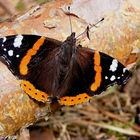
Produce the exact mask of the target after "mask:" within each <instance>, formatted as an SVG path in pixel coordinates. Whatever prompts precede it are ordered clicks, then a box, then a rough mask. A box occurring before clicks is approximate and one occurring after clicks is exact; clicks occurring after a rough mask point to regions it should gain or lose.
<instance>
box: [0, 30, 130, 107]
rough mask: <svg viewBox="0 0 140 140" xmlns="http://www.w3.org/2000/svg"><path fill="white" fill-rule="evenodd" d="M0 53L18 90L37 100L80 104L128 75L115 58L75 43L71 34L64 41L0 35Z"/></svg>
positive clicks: (38, 37)
mask: <svg viewBox="0 0 140 140" xmlns="http://www.w3.org/2000/svg"><path fill="white" fill-rule="evenodd" d="M0 56H1V57H2V58H3V59H4V60H5V62H6V63H7V65H8V67H9V69H10V70H11V71H12V72H13V74H15V75H16V76H17V77H18V78H19V79H20V80H21V87H22V89H23V90H24V91H25V92H26V93H27V94H28V95H29V96H30V97H32V98H34V99H36V100H37V101H41V102H47V101H50V102H51V103H52V102H53V101H57V102H59V104H60V105H76V104H81V103H83V102H85V101H88V100H89V99H90V98H91V97H92V96H94V95H98V94H100V93H101V92H102V91H104V90H105V89H106V88H107V87H108V86H110V85H113V84H115V83H117V84H123V83H125V82H126V81H127V80H128V79H129V77H130V73H129V71H128V70H127V69H126V68H125V67H124V66H123V65H122V64H121V63H120V62H118V61H117V60H116V59H114V58H112V57H110V56H108V55H106V54H104V53H101V52H98V51H94V50H91V49H88V48H83V47H81V46H80V45H77V44H76V37H75V33H72V34H71V35H70V36H69V37H68V38H67V39H66V40H65V41H64V42H60V41H57V40H53V39H49V38H46V37H40V36H35V35H16V36H8V37H5V38H1V39H0Z"/></svg>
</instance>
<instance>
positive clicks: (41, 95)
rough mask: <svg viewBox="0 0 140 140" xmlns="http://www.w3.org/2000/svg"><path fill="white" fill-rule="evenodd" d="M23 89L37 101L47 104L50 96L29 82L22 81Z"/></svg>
mask: <svg viewBox="0 0 140 140" xmlns="http://www.w3.org/2000/svg"><path fill="white" fill-rule="evenodd" d="M21 88H22V89H23V91H24V92H26V93H27V94H28V95H29V96H30V97H32V98H34V99H36V100H37V101H41V102H46V101H47V100H48V94H46V93H45V92H42V91H40V90H38V89H36V88H35V87H34V86H33V84H31V83H30V82H29V81H25V80H22V81H21Z"/></svg>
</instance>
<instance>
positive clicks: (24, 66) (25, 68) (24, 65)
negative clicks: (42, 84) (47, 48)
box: [19, 37, 45, 75]
mask: <svg viewBox="0 0 140 140" xmlns="http://www.w3.org/2000/svg"><path fill="white" fill-rule="evenodd" d="M44 41H45V37H41V38H40V39H38V40H37V41H36V43H35V44H34V45H33V47H32V48H31V49H30V50H28V52H27V54H26V55H25V56H24V57H23V58H22V60H21V63H20V66H19V71H20V74H21V75H26V74H27V73H28V64H29V63H30V61H31V58H32V56H34V55H35V54H36V53H37V51H38V50H39V48H40V47H41V45H42V44H43V43H44Z"/></svg>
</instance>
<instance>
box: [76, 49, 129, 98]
mask: <svg viewBox="0 0 140 140" xmlns="http://www.w3.org/2000/svg"><path fill="white" fill-rule="evenodd" d="M78 52H79V55H77V59H76V60H77V62H78V64H79V65H80V67H81V70H82V72H83V77H80V78H81V80H83V79H84V81H85V84H86V87H88V89H89V90H87V92H88V93H89V95H97V94H100V93H101V92H103V91H104V90H105V89H106V88H107V87H109V86H111V85H114V84H123V83H125V82H126V81H127V80H128V79H129V78H130V76H131V74H130V72H129V71H128V70H127V69H126V68H125V66H124V65H122V64H121V63H120V62H118V65H117V68H116V70H115V71H111V70H110V66H111V65H112V61H113V60H116V59H114V58H112V57H111V56H109V55H107V54H104V53H102V52H99V54H100V60H101V61H100V66H101V68H102V72H101V83H100V86H99V87H98V88H97V90H96V91H91V89H90V86H91V84H93V83H94V82H95V75H96V72H95V70H94V66H95V63H94V54H95V51H94V50H91V49H88V48H80V49H79V51H78ZM124 70H125V72H124ZM112 76H113V77H115V79H114V80H113V81H112V80H110V79H111V77H112ZM106 78H107V79H106Z"/></svg>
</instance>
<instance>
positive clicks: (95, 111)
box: [0, 0, 140, 140]
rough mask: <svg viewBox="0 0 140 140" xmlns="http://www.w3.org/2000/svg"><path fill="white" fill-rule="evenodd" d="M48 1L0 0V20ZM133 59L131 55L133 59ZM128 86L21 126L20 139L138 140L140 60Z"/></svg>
mask: <svg viewBox="0 0 140 140" xmlns="http://www.w3.org/2000/svg"><path fill="white" fill-rule="evenodd" d="M49 1H51V0H0V20H1V22H2V21H3V20H5V19H9V18H11V17H14V16H16V15H20V14H22V13H24V12H26V11H27V10H28V9H30V8H31V7H33V6H35V5H38V4H44V3H47V2H49ZM131 59H133V56H132V58H131ZM133 71H134V72H133V77H132V79H131V80H130V81H129V82H128V83H127V85H123V86H121V87H119V86H113V87H111V88H109V89H108V90H107V91H105V94H102V95H101V96H98V97H95V98H93V100H92V101H91V102H90V103H86V104H84V105H79V106H75V107H64V108H61V110H58V111H56V112H55V113H54V114H53V115H51V116H50V117H49V118H48V117H46V118H45V120H46V121H45V120H44V119H43V120H40V121H39V122H37V123H36V124H34V125H32V126H30V127H29V128H27V129H24V130H22V131H21V132H20V134H19V135H17V137H18V139H20V140H29V139H31V140H54V139H57V140H140V63H139V61H138V63H137V64H136V66H135V70H133Z"/></svg>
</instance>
